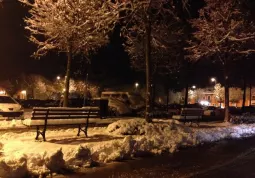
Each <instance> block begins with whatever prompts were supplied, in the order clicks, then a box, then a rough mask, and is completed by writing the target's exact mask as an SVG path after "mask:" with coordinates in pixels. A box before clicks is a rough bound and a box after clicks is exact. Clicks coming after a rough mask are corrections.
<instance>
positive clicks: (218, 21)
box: [187, 0, 255, 122]
mask: <svg viewBox="0 0 255 178" xmlns="http://www.w3.org/2000/svg"><path fill="white" fill-rule="evenodd" d="M205 2H206V6H205V7H204V8H202V9H201V10H200V11H199V18H197V19H194V20H191V25H192V26H193V27H194V29H195V30H196V31H195V32H194V33H193V35H194V40H193V41H191V42H190V44H191V47H189V48H187V50H188V51H189V52H190V55H189V56H188V57H189V58H191V59H192V60H197V59H200V58H204V57H211V58H212V59H213V60H215V61H217V62H219V63H220V64H221V66H222V68H223V72H224V79H225V84H224V86H225V119H224V120H225V121H227V122H228V121H229V83H228V80H229V76H230V71H231V64H232V62H233V61H234V60H236V59H238V58H241V57H242V56H244V55H249V54H250V53H252V52H255V50H254V46H252V45H251V44H254V37H255V31H254V24H253V23H252V22H251V21H248V20H247V16H248V15H249V13H248V12H249V11H248V10H247V11H246V12H245V11H243V10H242V9H241V8H242V7H243V6H242V5H243V3H244V1H237V0H225V1H221V0H205Z"/></svg>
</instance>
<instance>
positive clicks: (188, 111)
mask: <svg viewBox="0 0 255 178" xmlns="http://www.w3.org/2000/svg"><path fill="white" fill-rule="evenodd" d="M180 115H181V116H184V119H183V120H182V119H181V121H183V122H184V125H185V124H186V122H190V126H191V125H192V123H193V122H196V124H197V126H199V122H200V121H201V120H202V118H203V109H199V108H182V110H181V114H180ZM187 116H195V117H197V119H188V118H187Z"/></svg>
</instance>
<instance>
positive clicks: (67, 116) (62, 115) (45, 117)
mask: <svg viewBox="0 0 255 178" xmlns="http://www.w3.org/2000/svg"><path fill="white" fill-rule="evenodd" d="M90 118H101V116H100V109H99V108H98V107H82V108H69V107H49V108H40V107H35V108H33V111H32V116H31V119H30V121H28V120H27V119H25V120H24V121H23V124H24V125H27V126H31V127H36V137H35V139H36V140H38V137H39V136H40V135H41V136H42V137H43V140H44V141H46V130H47V127H48V126H55V127H60V126H68V125H77V126H78V134H77V136H80V132H81V131H82V132H84V134H85V136H86V137H87V136H88V135H87V129H88V124H89V119H90ZM83 127H84V128H83ZM40 129H41V130H40Z"/></svg>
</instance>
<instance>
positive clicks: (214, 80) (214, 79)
mask: <svg viewBox="0 0 255 178" xmlns="http://www.w3.org/2000/svg"><path fill="white" fill-rule="evenodd" d="M211 82H214V85H216V78H214V77H212V78H211Z"/></svg>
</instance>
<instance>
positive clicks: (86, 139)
mask: <svg viewBox="0 0 255 178" xmlns="http://www.w3.org/2000/svg"><path fill="white" fill-rule="evenodd" d="M115 139H123V137H114V136H109V135H93V136H91V137H85V136H80V137H78V136H77V137H71V138H63V139H59V140H57V139H49V140H47V142H49V143H55V144H69V145H77V144H81V143H92V142H100V141H110V140H115Z"/></svg>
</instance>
